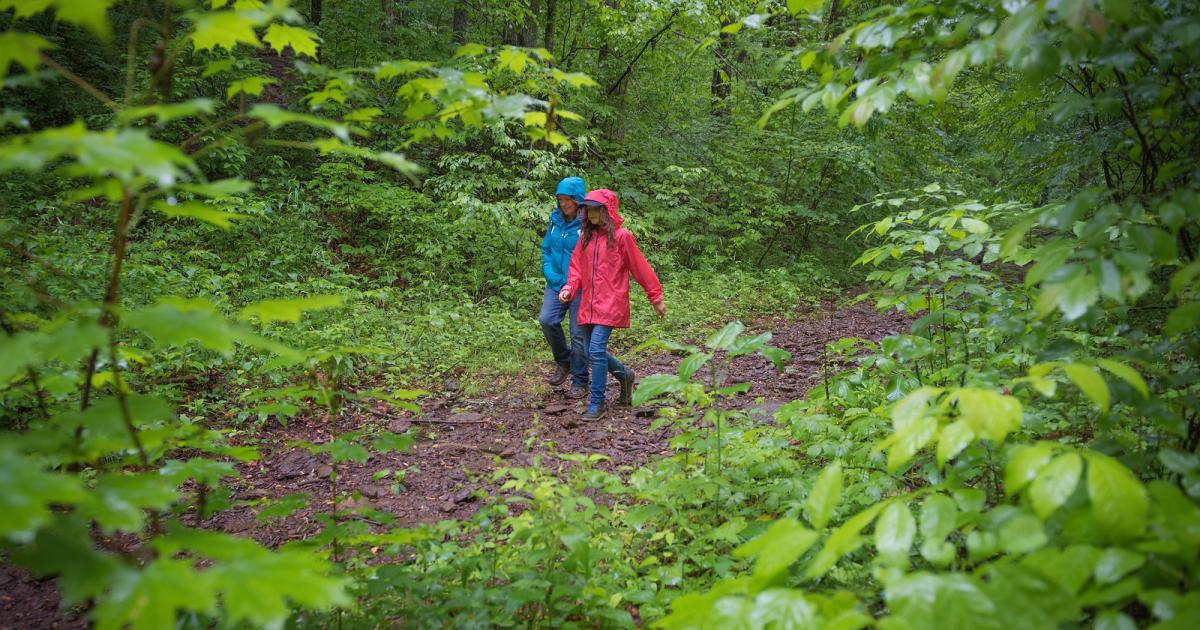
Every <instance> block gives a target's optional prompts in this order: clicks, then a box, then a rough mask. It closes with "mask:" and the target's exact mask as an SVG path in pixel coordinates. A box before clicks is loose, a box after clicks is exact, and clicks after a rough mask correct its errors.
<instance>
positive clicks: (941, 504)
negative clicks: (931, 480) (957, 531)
mask: <svg viewBox="0 0 1200 630" xmlns="http://www.w3.org/2000/svg"><path fill="white" fill-rule="evenodd" d="M957 515H958V507H957V506H956V505H955V504H954V499H951V498H950V497H948V496H946V495H944V494H933V495H930V496H928V497H926V499H925V500H924V501H923V502H922V503H921V536H922V537H923V538H924V539H925V540H936V541H941V540H944V539H945V538H946V536H948V535H949V534H950V532H952V531H954V526H955V518H956V517H957Z"/></svg>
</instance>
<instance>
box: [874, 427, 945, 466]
mask: <svg viewBox="0 0 1200 630" xmlns="http://www.w3.org/2000/svg"><path fill="white" fill-rule="evenodd" d="M937 428H938V420H937V418H936V417H934V416H932V415H928V414H926V415H922V416H920V417H918V418H917V419H916V420H915V421H914V422H913V423H912V424H909V425H907V426H905V427H904V428H902V429H897V430H896V433H895V435H894V436H893V437H894V441H893V442H892V445H891V449H890V450H888V458H887V469H888V472H896V471H897V470H899V469H900V467H901V466H903V465H905V464H906V463H908V462H909V460H911V459H912V458H913V456H914V455H916V454H917V452H918V451H920V450H921V449H922V448H924V446H925V445H926V444H928V443H929V440H931V439H933V436H934V434H935V433H936V432H937Z"/></svg>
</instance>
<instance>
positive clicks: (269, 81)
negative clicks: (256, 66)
mask: <svg viewBox="0 0 1200 630" xmlns="http://www.w3.org/2000/svg"><path fill="white" fill-rule="evenodd" d="M275 83H278V81H276V80H275V79H273V78H271V77H246V78H244V79H238V80H237V81H234V82H232V83H230V84H229V87H228V88H226V89H225V100H227V101H232V100H233V97H235V96H237V95H238V94H245V95H246V96H262V93H263V88H265V87H267V86H268V85H274V84H275Z"/></svg>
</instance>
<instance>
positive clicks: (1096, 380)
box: [1062, 363, 1111, 411]
mask: <svg viewBox="0 0 1200 630" xmlns="http://www.w3.org/2000/svg"><path fill="white" fill-rule="evenodd" d="M1062 369H1063V371H1064V372H1066V373H1067V378H1069V379H1071V382H1072V383H1075V386H1076V387H1078V388H1079V389H1080V390H1081V391H1083V393H1084V394H1087V397H1088V398H1091V399H1092V402H1094V403H1096V406H1097V407H1099V408H1100V410H1101V411H1108V407H1109V404H1110V401H1111V398H1110V394H1109V391H1108V383H1105V382H1104V377H1103V376H1100V373H1099V372H1098V371H1096V368H1094V367H1092V366H1090V365H1083V364H1081V363H1067V364H1065V365H1063V366H1062Z"/></svg>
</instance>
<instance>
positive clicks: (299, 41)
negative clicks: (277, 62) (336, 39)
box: [263, 23, 320, 59]
mask: <svg viewBox="0 0 1200 630" xmlns="http://www.w3.org/2000/svg"><path fill="white" fill-rule="evenodd" d="M319 39H320V38H319V37H317V36H316V34H314V33H313V32H312V31H309V30H307V29H303V28H300V27H297V26H288V25H287V24H279V23H275V24H272V25H270V26H268V27H267V32H266V34H265V35H263V41H264V42H266V43H267V44H268V45H269V46H270V47H271V48H273V49H275V52H277V53H279V54H283V49H284V48H287V47H288V46H291V47H292V51H293V52H295V53H296V54H297V55H305V56H307V57H310V58H312V59H316V58H317V40H319Z"/></svg>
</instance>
